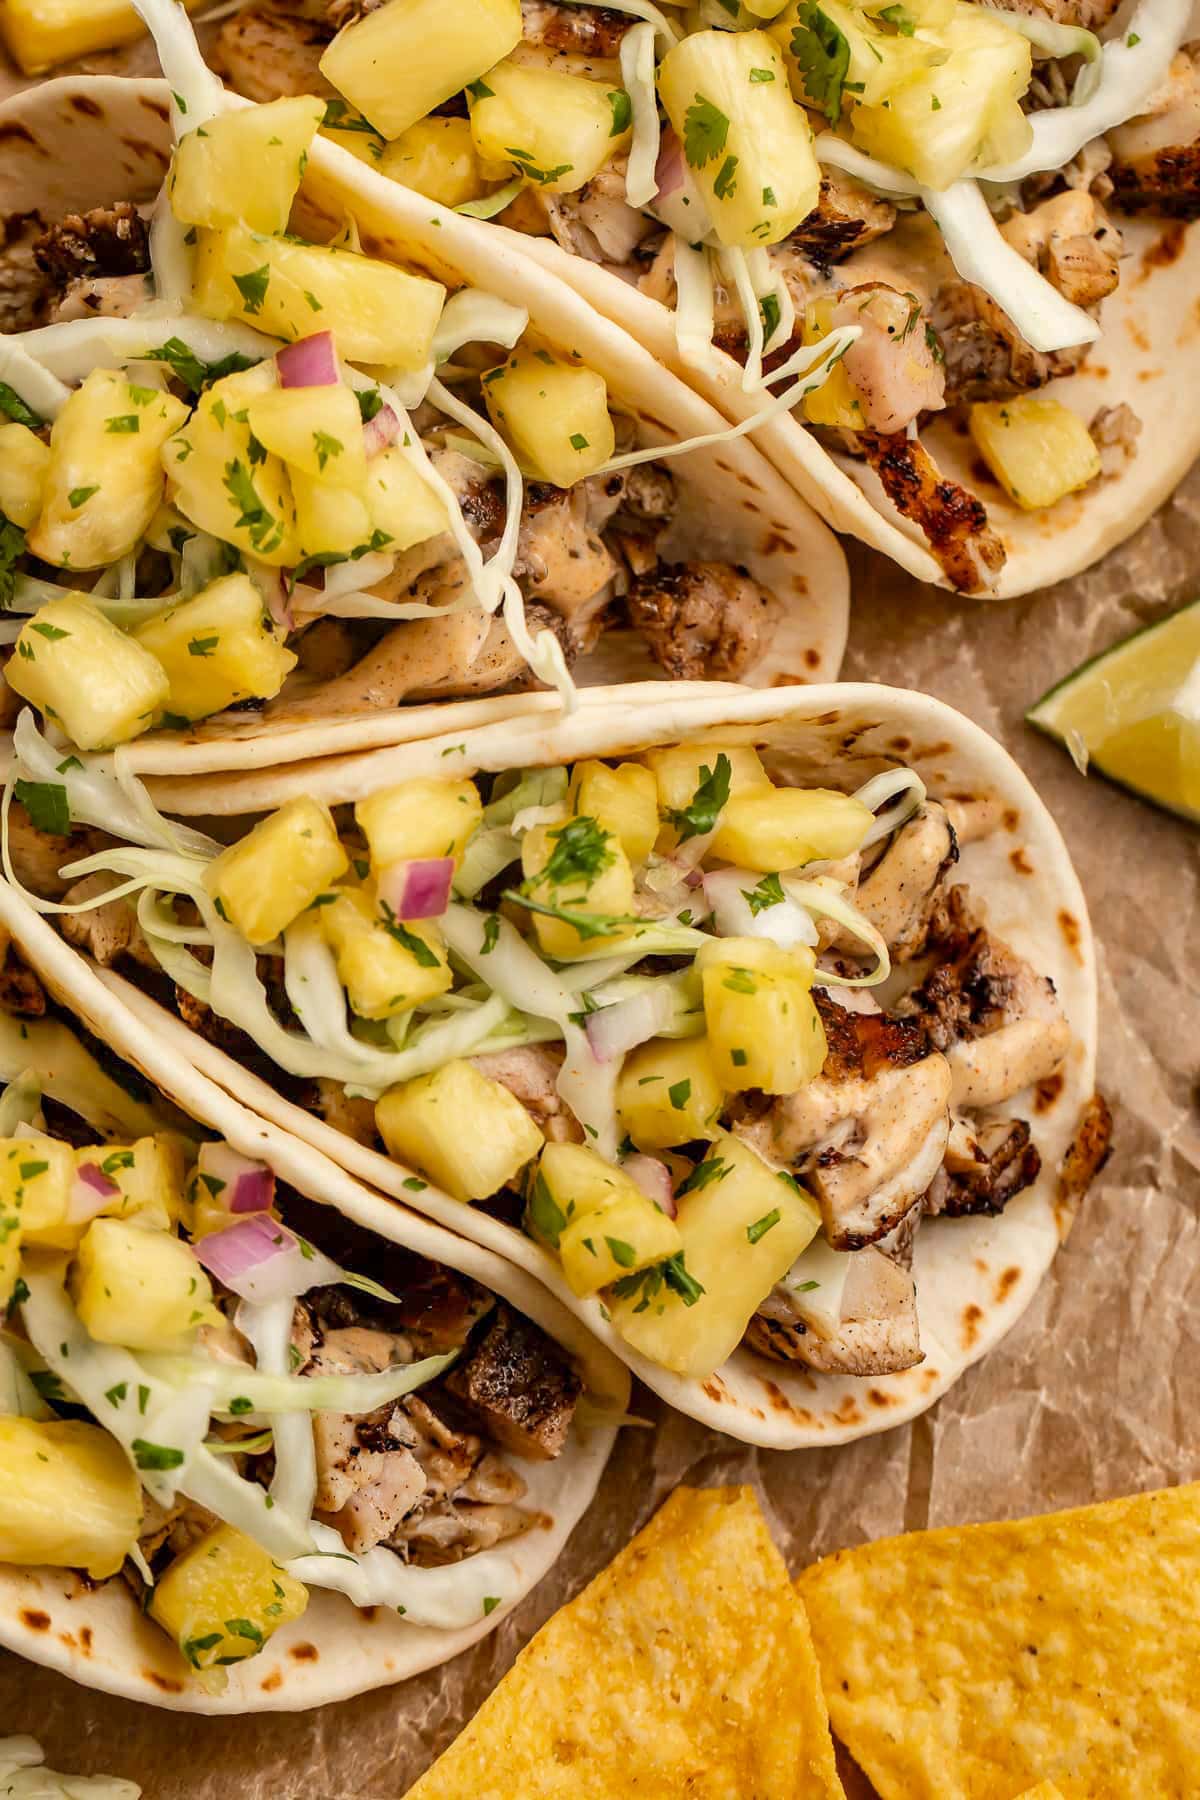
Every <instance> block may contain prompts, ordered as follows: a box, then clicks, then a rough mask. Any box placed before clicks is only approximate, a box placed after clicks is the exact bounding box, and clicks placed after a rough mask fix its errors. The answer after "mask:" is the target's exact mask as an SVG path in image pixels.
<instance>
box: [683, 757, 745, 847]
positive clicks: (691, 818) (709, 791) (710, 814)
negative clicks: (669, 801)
mask: <svg viewBox="0 0 1200 1800" xmlns="http://www.w3.org/2000/svg"><path fill="white" fill-rule="evenodd" d="M732 776H733V767H732V765H731V763H730V761H729V758H728V757H727V756H726V754H725V752H724V751H723V750H722V751H720V752H719V754H718V756H717V759H716V762H715V764H714V766H713V767H712V768H711V769H710V768H708V767H707V766H702V767H701V770H700V785H699V787H698V788H697V789H696V791H695V793H694V794H693V795H692V798H691V800H690V802H689V803H688V805H687V806H681V807H680V806H673V807H671V808H670V810H669V811H668V813H667V817H668V818H669V819H670V821H671V823H672V825H674V827H675V829H676V830H677V831H678V833H679V841H680V843H681V844H686V843H687V840H688V839H689V838H694V837H704V836H706V835H707V833H708V832H710V831H712V830H713V829H714V828H715V826H716V823H717V820H718V819H719V817H720V816H721V809H722V807H723V806H724V805H725V803H726V802H727V801H728V799H729V784H730V781H731V779H732Z"/></svg>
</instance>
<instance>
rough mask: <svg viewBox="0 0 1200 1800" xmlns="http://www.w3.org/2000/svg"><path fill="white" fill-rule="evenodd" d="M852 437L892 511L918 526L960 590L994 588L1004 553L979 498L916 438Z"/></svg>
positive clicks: (873, 434)
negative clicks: (940, 466) (949, 474)
mask: <svg viewBox="0 0 1200 1800" xmlns="http://www.w3.org/2000/svg"><path fill="white" fill-rule="evenodd" d="M850 442H851V447H852V448H853V449H854V450H855V451H856V452H857V453H858V454H859V455H861V456H864V457H865V458H866V460H867V461H868V462H869V463H870V465H871V467H872V468H873V469H874V471H875V473H876V475H878V477H879V481H880V485H881V486H882V488H883V491H884V493H885V494H886V495H887V497H888V499H889V500H890V501H891V503H892V505H893V506H894V507H895V508H896V511H897V512H899V513H902V514H903V516H904V517H905V518H906V519H911V520H912V521H913V523H914V524H915V525H917V526H919V527H920V530H921V531H922V533H923V534H924V536H925V537H926V539H927V540H928V543H929V548H930V550H931V551H932V553H933V555H934V557H935V558H936V559H937V561H938V563H939V564H940V565H941V568H942V571H943V573H944V574H945V576H946V578H947V580H948V581H949V582H950V584H951V586H953V587H956V588H957V589H958V590H959V591H960V593H964V594H978V593H985V592H987V591H988V590H989V589H990V588H992V587H994V586H995V580H996V576H997V575H998V574H999V572H1000V570H1001V569H1002V568H1003V567H1004V563H1005V560H1006V556H1005V549H1004V545H1003V544H1002V543H1001V541H1000V539H999V538H998V537H997V535H996V533H995V532H994V531H993V530H992V528H991V526H990V525H989V524H988V516H987V510H986V508H985V507H984V506H983V504H982V502H981V501H980V500H978V499H976V497H975V495H974V494H972V493H970V492H969V491H968V490H967V489H966V488H964V487H960V486H959V484H958V482H956V481H951V480H949V479H948V477H946V476H944V475H943V474H942V473H941V471H940V470H939V469H938V467H937V464H936V463H935V462H934V460H933V458H932V457H931V456H930V454H929V452H928V451H927V450H926V448H925V446H924V445H923V444H922V443H921V442H920V441H919V440H918V439H917V438H910V437H906V436H905V435H904V433H902V432H899V433H897V434H896V435H895V436H893V437H884V436H882V435H880V434H878V433H876V432H870V431H862V432H856V433H854V434H851V436H850Z"/></svg>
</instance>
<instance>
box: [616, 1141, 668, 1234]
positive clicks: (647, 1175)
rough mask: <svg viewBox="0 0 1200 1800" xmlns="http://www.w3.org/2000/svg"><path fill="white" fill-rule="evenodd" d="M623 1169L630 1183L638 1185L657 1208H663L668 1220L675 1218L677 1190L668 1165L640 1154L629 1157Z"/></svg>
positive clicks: (622, 1166) (653, 1157)
mask: <svg viewBox="0 0 1200 1800" xmlns="http://www.w3.org/2000/svg"><path fill="white" fill-rule="evenodd" d="M621 1168H622V1170H623V1171H624V1173H625V1174H626V1175H628V1177H629V1179H630V1181H633V1182H636V1183H637V1185H638V1187H640V1188H641V1190H642V1192H643V1194H645V1196H646V1198H647V1200H653V1202H654V1204H655V1206H661V1208H662V1210H663V1211H664V1212H665V1213H666V1215H667V1217H668V1219H673V1218H674V1217H675V1213H676V1211H677V1208H676V1205H675V1190H674V1188H673V1186H672V1185H671V1171H670V1169H668V1167H667V1165H666V1163H664V1162H659V1160H658V1158H657V1156H642V1155H641V1154H640V1152H639V1153H637V1154H635V1155H633V1156H627V1157H626V1158H625V1161H624V1162H623V1163H622V1164H621Z"/></svg>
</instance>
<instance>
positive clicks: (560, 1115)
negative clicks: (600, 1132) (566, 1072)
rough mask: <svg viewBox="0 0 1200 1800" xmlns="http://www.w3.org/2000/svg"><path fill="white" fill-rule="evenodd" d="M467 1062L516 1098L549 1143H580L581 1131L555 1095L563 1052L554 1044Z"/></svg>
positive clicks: (528, 1046)
mask: <svg viewBox="0 0 1200 1800" xmlns="http://www.w3.org/2000/svg"><path fill="white" fill-rule="evenodd" d="M471 1061H472V1062H473V1063H474V1064H475V1067H476V1068H477V1069H478V1070H479V1072H480V1074H481V1075H488V1076H490V1077H491V1079H492V1080H493V1081H499V1082H501V1083H502V1084H503V1085H504V1086H505V1087H506V1088H507V1089H508V1091H509V1093H510V1094H514V1095H515V1096H516V1098H517V1099H518V1100H519V1101H520V1102H521V1105H522V1106H523V1107H524V1108H525V1110H526V1112H527V1113H528V1114H529V1115H530V1117H531V1118H532V1120H533V1122H534V1124H535V1125H536V1126H537V1127H538V1129H539V1131H541V1132H543V1133H544V1134H545V1136H546V1137H548V1138H549V1139H550V1141H551V1143H555V1144H562V1143H576V1144H581V1143H582V1142H583V1127H582V1126H581V1125H580V1123H579V1121H578V1120H577V1119H576V1117H575V1115H574V1113H573V1112H572V1111H571V1109H570V1107H568V1106H566V1105H564V1103H563V1100H562V1097H561V1096H560V1094H559V1091H558V1086H557V1082H558V1072H559V1070H560V1069H561V1068H562V1063H563V1052H562V1050H561V1049H560V1048H559V1046H558V1045H557V1044H521V1045H519V1046H518V1047H517V1048H516V1049H513V1050H491V1051H488V1052H487V1053H486V1054H485V1055H483V1056H473V1057H472V1058H471Z"/></svg>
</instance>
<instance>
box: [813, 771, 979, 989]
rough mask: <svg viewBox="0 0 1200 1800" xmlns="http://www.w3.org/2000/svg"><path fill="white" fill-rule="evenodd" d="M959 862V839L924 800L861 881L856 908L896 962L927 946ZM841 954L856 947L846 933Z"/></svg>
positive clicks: (941, 814) (943, 814)
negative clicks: (933, 918)
mask: <svg viewBox="0 0 1200 1800" xmlns="http://www.w3.org/2000/svg"><path fill="white" fill-rule="evenodd" d="M957 861H958V839H957V837H956V836H955V833H954V827H953V826H952V825H951V823H950V820H949V817H948V816H947V813H946V809H945V807H944V806H940V805H939V804H938V802H937V801H936V800H927V801H926V802H925V804H924V806H922V807H921V808H920V810H919V811H917V812H915V813H914V814H913V816H912V817H911V818H910V819H906V820H905V822H904V824H903V825H902V826H901V827H900V829H899V831H895V832H893V833H892V836H891V837H890V838H889V839H888V840H887V843H886V846H885V848H884V852H883V855H882V856H881V857H880V858H879V860H878V862H876V863H875V864H874V865H873V867H872V868H871V869H869V870H868V872H867V873H866V874H865V875H864V876H862V877H861V879H860V881H859V884H858V892H857V893H856V894H855V896H854V900H855V905H856V906H857V907H858V910H859V911H860V912H861V913H862V914H863V915H864V917H865V918H867V919H868V920H869V921H870V923H871V924H872V925H874V927H875V929H876V931H878V932H879V934H880V936H881V937H882V938H883V940H884V942H885V943H886V945H887V947H888V949H889V950H890V951H891V953H892V959H893V961H894V962H907V961H909V960H910V959H911V958H912V957H914V956H917V955H919V954H920V952H921V950H922V949H923V948H924V945H925V935H926V931H927V929H928V924H929V917H930V914H931V913H932V911H933V907H934V904H935V902H936V900H937V897H938V895H939V893H940V892H941V888H942V884H943V882H944V880H945V878H946V875H947V873H948V872H949V870H950V869H952V868H953V867H954V865H955V863H956V862H957ZM835 946H836V948H838V949H839V950H843V951H847V950H850V949H852V948H855V947H860V946H856V945H855V943H854V940H853V939H852V937H851V934H850V933H849V932H842V933H840V934H839V936H838V937H837V939H836V940H835Z"/></svg>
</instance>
